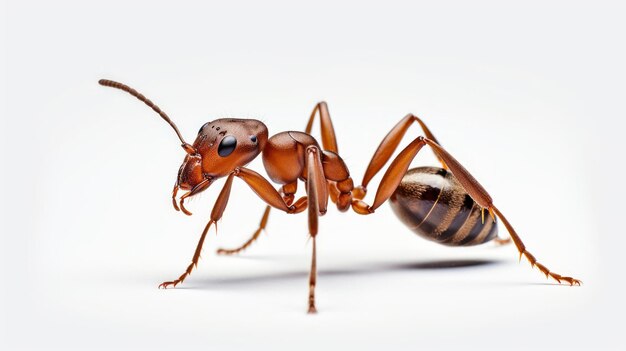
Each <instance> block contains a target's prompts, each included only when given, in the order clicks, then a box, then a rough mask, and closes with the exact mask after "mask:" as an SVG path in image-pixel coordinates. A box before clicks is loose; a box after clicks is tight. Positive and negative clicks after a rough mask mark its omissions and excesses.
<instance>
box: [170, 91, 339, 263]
mask: <svg viewBox="0 0 626 351" xmlns="http://www.w3.org/2000/svg"><path fill="white" fill-rule="evenodd" d="M317 113H319V115H320V129H321V131H322V146H323V148H324V150H329V151H332V152H334V153H337V137H336V136H335V128H334V127H333V122H332V120H331V119H330V113H329V112H328V105H327V104H326V102H324V101H321V102H318V103H317V104H316V105H315V107H314V108H313V111H312V112H311V116H310V117H309V121H308V123H307V125H306V128H305V131H304V132H305V133H307V134H310V133H311V130H312V129H313V121H314V120H315V115H316V114H317ZM330 183H332V182H329V184H328V191H329V192H331V194H333V195H334V194H335V193H336V194H337V197H338V196H339V190H337V186H336V185H334V184H330ZM297 186H298V183H297V182H294V183H292V184H286V185H284V186H283V188H282V191H283V198H284V199H285V202H286V203H287V205H291V204H292V202H293V200H294V194H295V193H296V189H297ZM331 199H332V200H333V202H334V203H337V200H336V197H331ZM348 205H349V204H348ZM174 207H175V208H177V205H176V203H174ZM347 209H348V207H347V206H345V207H344V208H343V210H344V211H345V210H347ZM270 211H271V208H270V207H266V209H265V212H263V217H262V218H261V225H260V226H259V229H257V230H256V231H255V232H254V234H253V235H252V238H250V239H249V240H248V241H246V242H245V243H244V244H243V245H242V246H241V247H239V248H237V249H232V250H226V249H219V250H217V253H218V254H228V255H229V254H235V253H238V252H240V251H242V250H244V249H245V248H247V247H248V246H250V245H251V244H252V242H254V241H255V240H256V239H257V238H258V237H259V235H260V233H261V231H262V230H263V229H264V228H265V225H266V224H267V217H268V216H269V212H270Z"/></svg>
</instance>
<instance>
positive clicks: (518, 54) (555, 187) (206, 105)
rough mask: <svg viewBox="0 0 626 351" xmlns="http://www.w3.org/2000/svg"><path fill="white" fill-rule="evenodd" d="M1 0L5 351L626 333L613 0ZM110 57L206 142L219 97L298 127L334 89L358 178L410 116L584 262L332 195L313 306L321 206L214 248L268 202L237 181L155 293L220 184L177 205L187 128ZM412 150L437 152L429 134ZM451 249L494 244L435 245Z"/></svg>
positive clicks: (514, 340)
mask: <svg viewBox="0 0 626 351" xmlns="http://www.w3.org/2000/svg"><path fill="white" fill-rule="evenodd" d="M205 3H206V2H205ZM5 9H6V10H7V11H6V12H5V15H4V17H5V18H4V19H5V21H6V26H2V27H3V29H2V30H3V31H6V33H4V34H5V35H4V40H5V41H6V42H5V43H4V44H3V45H2V46H3V48H5V52H4V54H3V56H4V59H5V60H6V62H5V67H6V71H5V72H4V79H2V81H3V82H4V84H3V85H2V89H3V90H4V91H3V94H2V96H3V99H4V100H5V101H4V102H3V104H4V105H5V108H4V109H3V110H4V113H3V116H2V134H3V137H2V143H3V144H2V145H1V146H2V153H3V156H2V165H3V171H2V172H1V174H2V177H3V179H2V180H3V181H2V183H3V184H4V186H3V188H2V194H3V196H2V199H3V209H2V216H3V218H2V235H1V240H2V242H1V247H2V260H1V262H0V263H1V265H0V267H2V268H1V269H2V276H3V279H4V282H3V286H2V289H0V299H1V300H0V301H1V303H0V309H1V310H0V312H1V315H0V316H1V317H2V318H0V323H1V324H0V327H1V329H0V346H4V347H3V349H11V350H14V349H53V348H58V349H86V348H87V349H139V348H146V349H148V348H149V349H151V350H155V349H159V348H169V349H171V348H172V347H180V348H191V347H194V348H197V347H203V348H204V349H207V348H208V349H215V350H225V349H242V350H243V349H251V348H253V347H254V348H255V349H259V350H261V349H286V350H293V349H315V350H319V349H321V348H322V347H325V348H332V349H338V348H340V347H341V348H344V347H349V348H350V349H363V350H365V349H373V350H374V349H381V348H388V349H411V350H415V349H459V348H460V347H463V348H465V349H481V350H484V349H503V348H507V349H529V348H533V349H554V348H561V347H562V348H566V349H569V350H571V349H576V348H580V349H592V348H593V349H620V348H622V349H623V347H624V341H623V339H622V338H621V335H620V333H621V332H622V330H623V321H622V320H621V319H622V316H623V314H624V312H625V311H624V301H623V296H624V295H623V293H624V283H623V282H622V281H621V278H622V277H623V272H621V271H620V270H619V268H620V267H623V263H622V262H621V261H620V257H622V255H621V251H622V249H623V248H624V233H623V229H622V228H623V220H622V217H623V208H624V206H623V203H622V202H621V198H622V196H623V195H624V191H623V187H622V185H621V184H622V178H623V175H624V172H623V171H624V166H623V155H622V154H621V152H622V151H623V150H624V145H623V141H622V139H623V136H622V134H623V130H624V122H623V121H624V117H626V116H625V114H624V112H625V111H624V96H625V95H624V92H625V91H624V81H625V79H624V78H625V72H626V70H625V68H624V62H625V59H626V55H625V53H624V45H623V34H622V33H624V31H625V30H626V28H625V27H626V26H625V25H624V22H623V17H624V8H623V7H621V6H620V5H617V3H616V4H610V3H604V2H594V5H593V6H591V5H580V4H574V3H572V2H555V3H552V2H551V3H544V2H538V3H535V4H528V5H524V6H504V5H501V4H499V2H480V3H472V4H471V5H469V4H463V3H446V4H441V5H422V4H419V5H418V4H414V5H401V4H396V3H392V2H385V3H384V4H381V5H378V6H373V5H363V4H361V3H357V2H355V3H345V4H343V3H342V4H337V3H334V2H333V3H321V2H315V4H313V3H310V4H308V5H297V4H291V3H290V2H284V3H276V2H259V3H257V4H254V3H239V2H231V4H230V5H224V4H223V3H222V2H219V3H206V4H205V5H194V4H182V3H181V4H178V5H176V6H172V5H169V6H162V5H156V4H153V2H145V3H140V2H135V3H132V4H131V3H127V2H121V1H120V2H116V1H109V2H106V5H105V4H104V3H103V4H87V3H85V2H79V1H76V2H71V1H55V2H37V3H36V2H17V1H13V2H9V3H7V4H6V6H5ZM99 78H110V79H117V80H120V81H123V82H125V83H128V84H130V85H131V86H133V87H135V88H137V89H138V90H140V91H141V92H143V93H144V94H146V95H147V96H148V97H150V98H151V99H153V100H154V101H155V102H156V103H157V104H159V106H161V107H162V108H163V109H164V110H165V111H167V113H168V114H169V115H170V116H172V118H173V119H174V120H175V121H176V122H177V124H178V125H179V127H180V129H181V131H182V132H183V134H184V135H185V137H186V138H187V140H188V141H190V142H191V141H192V140H193V137H194V136H195V133H196V131H197V129H198V128H199V127H200V126H201V125H202V123H204V122H206V121H208V120H211V119H214V118H218V117H225V116H231V117H254V118H260V119H262V120H263V121H264V122H265V123H266V124H267V125H268V126H269V128H270V133H275V132H278V131H283V130H299V129H301V128H303V127H304V125H305V123H306V118H307V116H308V113H309V112H310V110H311V109H312V108H313V105H314V103H315V102H316V101H318V100H321V99H325V100H327V101H328V102H329V104H330V108H331V114H332V117H333V121H334V124H335V128H336V130H337V133H338V137H339V147H340V152H341V154H342V156H343V157H344V159H345V160H346V162H347V164H348V166H349V167H350V168H351V171H352V174H353V176H354V178H355V179H356V180H357V181H359V180H360V179H361V177H362V174H363V171H364V169H365V166H366V165H367V163H368V162H369V158H370V157H371V155H372V153H373V152H374V150H375V148H376V146H377V145H378V143H379V142H380V140H381V139H382V137H383V136H384V135H385V134H386V133H387V131H388V130H389V129H390V128H391V127H392V126H393V124H394V123H396V121H397V120H398V119H399V118H401V117H402V116H404V115H405V114H406V113H408V112H414V113H416V114H419V115H420V116H422V117H423V118H424V120H425V121H426V122H427V123H428V124H429V126H430V127H431V129H432V130H433V131H434V133H435V134H436V135H437V137H438V138H439V139H440V140H441V141H442V143H443V144H444V145H445V147H446V148H447V149H448V150H449V151H450V152H451V153H452V154H454V155H455V156H456V157H457V158H458V159H459V160H460V161H461V162H463V163H464V164H465V165H466V166H467V168H468V169H470V170H471V171H472V172H473V174H474V175H475V176H476V177H477V178H478V179H479V180H480V181H481V182H482V183H483V185H484V186H485V187H486V188H487V189H488V190H489V191H490V193H491V194H492V195H493V197H494V198H495V201H496V203H497V204H498V205H499V207H500V208H501V210H502V211H503V212H504V213H505V214H506V215H507V216H508V218H509V220H510V221H511V222H512V223H513V225H514V226H515V227H516V228H517V230H518V231H519V233H520V234H521V236H522V238H523V239H524V240H525V242H526V244H527V246H528V247H529V248H530V250H531V252H532V253H534V254H535V255H536V256H537V257H538V258H539V259H540V261H541V262H544V263H545V264H546V265H547V266H548V267H550V268H552V269H554V270H555V271H556V272H559V273H563V274H572V275H574V276H576V277H579V278H581V279H582V280H583V281H584V282H585V284H584V286H583V287H581V288H570V287H565V286H556V285H553V284H552V283H551V282H550V283H548V284H546V283H545V282H546V281H545V279H543V278H542V277H541V276H540V274H539V273H538V272H537V271H532V270H531V269H530V268H529V265H528V264H527V263H526V262H523V264H521V265H519V264H517V261H516V252H515V250H514V248H513V247H511V246H509V247H505V248H492V247H489V246H485V247H477V248H462V249H451V248H446V247H440V246H437V245H436V244H433V243H430V242H427V241H425V240H421V239H419V238H417V237H415V235H414V234H412V233H411V232H410V231H408V230H407V229H406V228H404V227H403V226H402V224H401V223H400V222H399V221H398V220H396V218H395V217H394V215H393V214H392V212H391V211H390V209H389V207H388V206H383V207H382V208H381V210H380V211H379V212H378V213H377V214H376V215H375V216H369V217H367V218H365V217H360V216H357V215H355V214H352V213H350V214H339V213H337V212H336V211H335V210H334V209H332V208H331V211H329V214H328V215H327V216H325V217H324V218H323V219H322V221H321V233H320V236H319V239H318V243H319V245H318V246H319V248H318V251H319V269H320V277H319V284H318V290H317V296H318V308H319V311H320V313H319V314H318V315H316V316H308V315H306V314H305V309H306V295H307V289H308V287H307V274H308V267H309V257H310V244H307V236H306V217H305V216H304V215H300V216H287V215H285V214H281V213H278V212H273V213H272V215H271V217H270V223H269V226H268V231H267V235H263V236H262V238H261V239H260V240H259V241H258V243H257V244H255V245H254V246H253V247H251V248H250V249H249V250H248V251H247V252H246V253H245V254H244V255H242V256H241V257H217V256H216V255H215V254H214V251H215V249H216V248H217V247H219V246H233V245H237V244H239V243H241V242H243V241H244V240H245V239H247V237H248V236H249V235H250V234H251V233H252V231H253V230H254V228H255V226H256V225H257V223H258V221H259V219H260V215H261V212H262V209H263V205H262V204H261V202H260V200H259V199H257V198H256V197H255V196H254V195H253V194H252V192H251V191H249V189H248V188H247V187H246V186H245V185H244V184H242V183H241V182H239V181H236V183H235V185H234V189H233V193H232V198H231V201H230V203H229V205H228V209H227V211H226V214H225V215H224V219H223V221H222V222H220V223H219V235H218V236H217V237H216V236H215V235H214V234H211V235H210V236H209V238H208V240H207V244H206V246H205V250H204V254H203V259H202V261H201V262H200V265H199V268H198V270H197V271H195V272H194V273H193V274H192V275H191V277H189V278H188V280H187V281H186V282H185V283H184V284H183V286H182V287H181V288H177V289H173V290H167V291H163V290H158V289H156V286H157V284H158V283H160V282H162V281H163V280H169V279H172V278H175V277H177V276H178V275H179V274H180V273H182V271H183V269H184V268H185V267H186V265H187V264H188V260H189V259H190V258H191V255H192V254H193V250H194V248H195V245H196V241H197V239H198V237H199V233H200V231H201V229H202V227H203V225H204V223H205V221H206V219H207V217H208V213H209V212H210V209H211V206H212V205H213V202H214V199H215V197H216V196H217V193H218V191H219V189H220V187H221V183H218V184H216V185H213V186H212V187H211V189H210V190H209V191H207V192H206V193H205V194H203V195H202V196H200V197H199V198H198V199H196V200H194V201H191V202H190V204H189V208H190V209H191V210H192V211H193V212H194V213H195V215H194V216H193V217H186V216H184V215H182V214H181V213H176V212H174V211H173V209H172V208H171V203H170V200H169V195H170V191H171V186H172V185H173V183H174V180H175V176H176V171H177V169H178V166H179V162H180V161H181V160H182V158H183V151H182V150H181V149H180V148H179V147H178V141H177V139H176V138H175V135H174V133H173V132H172V131H171V130H170V129H169V127H168V126H167V125H166V124H165V123H163V121H161V120H160V119H159V118H158V117H157V116H156V115H155V114H154V113H153V112H152V111H150V110H149V109H148V108H147V107H146V106H144V105H143V104H141V103H139V102H138V101H136V100H134V99H133V98H131V97H130V96H127V95H125V94H123V93H122V92H119V91H115V90H112V89H108V88H103V87H100V86H98V85H97V84H96V82H97V80H98V79H99ZM316 133H318V132H317V130H316ZM410 134H411V135H412V136H417V135H418V131H417V128H415V129H411V132H410ZM408 141H409V140H408V139H407V140H406V141H405V142H404V143H403V145H404V144H406V143H408ZM616 150H619V152H616ZM415 164H416V165H417V164H420V165H425V164H435V162H434V158H433V156H432V154H431V153H430V151H428V150H425V152H423V154H421V155H420V156H418V158H417V159H416V161H415ZM251 167H252V168H253V169H256V170H258V171H260V172H262V171H263V170H262V165H261V163H260V162H259V160H256V161H255V162H253V163H252V164H251ZM379 179H380V178H379V177H378V178H376V182H375V183H377V182H378V180H379ZM371 188H372V189H373V188H374V187H373V186H372V187H371ZM372 195H373V194H370V196H369V197H368V200H369V201H371V200H372V198H373V196H372ZM501 232H504V230H503V229H502V228H501ZM450 261H452V263H455V262H456V263H463V262H466V263H467V261H477V262H479V263H480V262H482V263H484V264H480V265H475V266H474V265H472V266H466V267H460V268H445V267H447V266H448V264H443V265H440V264H438V263H441V262H444V263H446V262H447V263H450ZM433 265H434V266H444V267H443V268H429V267H431V266H433Z"/></svg>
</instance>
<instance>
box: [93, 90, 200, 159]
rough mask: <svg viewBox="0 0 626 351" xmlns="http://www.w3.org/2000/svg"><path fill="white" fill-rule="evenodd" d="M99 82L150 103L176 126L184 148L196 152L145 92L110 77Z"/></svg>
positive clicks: (166, 119) (155, 110) (150, 105)
mask: <svg viewBox="0 0 626 351" xmlns="http://www.w3.org/2000/svg"><path fill="white" fill-rule="evenodd" d="M98 83H99V84H100V85H103V86H105V87H111V88H116V89H120V90H123V91H125V92H127V93H129V94H130V95H132V96H134V97H136V98H137V99H139V100H141V101H143V102H144V103H145V104H146V105H148V106H149V107H150V108H152V109H153V110H154V112H156V113H158V114H159V116H161V118H163V119H164V120H165V122H167V123H168V124H169V125H170V126H172V128H174V131H175V132H176V135H177V136H178V139H180V141H181V142H182V143H183V144H182V147H183V149H185V151H187V153H188V154H193V153H195V152H196V150H195V149H194V148H193V146H191V145H190V144H187V142H186V141H185V140H184V139H183V136H182V135H181V134H180V131H179V130H178V127H176V124H174V122H172V120H171V119H170V118H169V116H168V115H167V114H166V113H165V112H163V111H162V110H161V109H160V108H159V106H157V105H155V104H154V102H152V101H151V100H150V99H148V98H147V97H145V96H144V95H143V94H141V93H140V92H138V91H137V90H135V89H133V88H131V87H129V86H128V85H126V84H122V83H119V82H116V81H112V80H108V79H100V80H99V81H98Z"/></svg>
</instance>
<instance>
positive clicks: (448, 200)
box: [390, 167, 498, 246]
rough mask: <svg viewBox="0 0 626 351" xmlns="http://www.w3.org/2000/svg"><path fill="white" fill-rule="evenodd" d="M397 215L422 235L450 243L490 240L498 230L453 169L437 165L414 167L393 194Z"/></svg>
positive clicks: (458, 243) (473, 242)
mask: <svg viewBox="0 0 626 351" xmlns="http://www.w3.org/2000/svg"><path fill="white" fill-rule="evenodd" d="M390 203H391V207H392V208H393V210H394V212H395V213H396V215H397V216H398V217H399V218H400V220H402V222H403V223H404V224H406V225H407V226H408V227H409V228H411V230H413V231H414V232H416V233H417V234H419V235H420V236H422V237H424V238H426V239H429V240H433V241H436V242H438V243H441V244H444V245H450V246H470V245H479V244H483V243H486V242H488V241H489V240H492V239H494V238H495V237H496V235H497V233H498V230H497V226H496V223H494V222H493V220H492V219H491V216H489V213H487V211H485V222H484V223H482V216H481V208H480V206H479V205H478V204H477V203H476V202H474V200H472V198H471V197H470V196H469V195H468V194H467V192H466V191H465V190H464V189H463V188H462V187H461V184H459V182H458V181H457V180H456V178H454V176H453V175H452V173H450V172H448V171H446V170H445V169H442V168H437V167H419V168H414V169H411V170H409V171H408V172H407V174H406V175H405V176H404V178H402V182H400V185H399V186H398V188H397V189H396V191H395V192H394V193H393V195H392V196H391V198H390Z"/></svg>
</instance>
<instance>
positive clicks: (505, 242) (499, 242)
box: [493, 235, 511, 246]
mask: <svg viewBox="0 0 626 351" xmlns="http://www.w3.org/2000/svg"><path fill="white" fill-rule="evenodd" d="M493 242H494V243H496V245H498V246H502V245H508V244H510V243H511V238H504V239H503V238H501V237H500V236H499V235H498V236H496V237H495V238H494V239H493Z"/></svg>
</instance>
